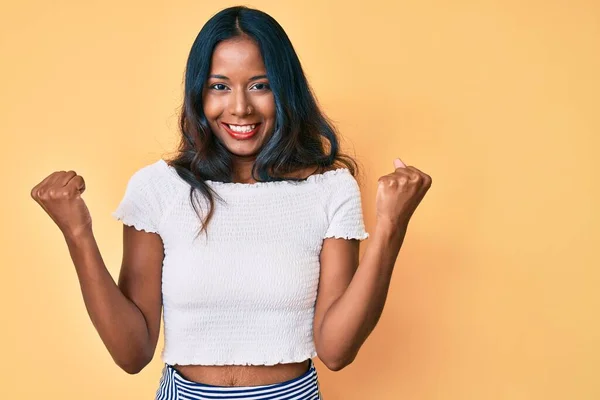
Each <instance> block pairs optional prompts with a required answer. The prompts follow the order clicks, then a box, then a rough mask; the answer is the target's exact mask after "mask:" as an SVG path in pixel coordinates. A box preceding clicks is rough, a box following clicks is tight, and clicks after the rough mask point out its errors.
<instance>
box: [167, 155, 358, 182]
mask: <svg viewBox="0 0 600 400" xmlns="http://www.w3.org/2000/svg"><path fill="white" fill-rule="evenodd" d="M159 163H161V164H162V165H164V166H165V167H166V168H167V169H168V170H169V171H170V172H172V173H173V174H175V175H176V176H177V178H179V179H180V180H181V181H183V182H184V183H186V184H187V182H185V181H184V180H183V179H182V178H181V177H180V176H179V174H177V171H176V170H175V168H174V167H172V166H170V165H169V164H168V163H167V162H166V161H165V160H163V159H162V158H161V159H160V160H159ZM349 173H350V170H349V169H348V168H336V169H332V170H329V171H325V172H322V173H320V174H312V175H310V176H309V177H307V178H306V179H304V180H301V181H293V180H285V181H271V182H255V183H242V182H221V181H213V180H210V179H207V180H205V181H204V182H206V183H207V184H208V185H209V186H212V187H221V188H239V189H255V188H272V187H277V186H290V185H292V186H297V185H302V184H306V183H311V182H320V181H322V180H324V179H327V178H329V177H333V176H335V175H340V174H349Z"/></svg>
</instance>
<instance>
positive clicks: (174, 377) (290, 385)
mask: <svg viewBox="0 0 600 400" xmlns="http://www.w3.org/2000/svg"><path fill="white" fill-rule="evenodd" d="M309 361H310V366H309V369H308V371H306V372H305V373H304V374H302V375H301V376H299V377H297V378H294V379H291V380H289V381H285V382H282V383H275V384H271V385H262V386H213V385H207V384H203V383H198V382H193V381H190V380H187V379H185V378H184V377H183V376H182V375H181V374H180V373H179V372H178V371H177V370H176V369H175V368H173V367H172V366H170V365H169V364H165V366H164V368H163V373H162V377H161V379H160V383H159V388H158V390H157V391H156V400H212V399H218V400H321V399H322V398H321V394H320V392H319V378H318V376H317V370H316V368H315V365H314V363H313V361H312V360H310V359H309Z"/></svg>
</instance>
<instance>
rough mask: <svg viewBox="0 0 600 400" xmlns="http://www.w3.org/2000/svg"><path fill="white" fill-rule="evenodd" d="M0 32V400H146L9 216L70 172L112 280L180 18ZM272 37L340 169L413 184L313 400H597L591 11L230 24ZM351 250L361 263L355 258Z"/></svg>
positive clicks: (325, 7)
mask: <svg viewBox="0 0 600 400" xmlns="http://www.w3.org/2000/svg"><path fill="white" fill-rule="evenodd" d="M5 3H6V4H2V6H1V11H0V54H1V58H2V61H1V63H0V76H1V77H0V107H1V108H0V109H1V113H2V118H1V119H0V132H1V135H2V141H1V144H2V148H3V152H2V153H3V156H2V158H1V160H0V163H1V167H2V182H1V187H2V195H1V199H2V204H1V206H2V207H1V210H0V212H1V213H2V215H1V218H2V225H3V226H2V228H3V229H2V230H1V231H0V232H1V235H2V237H1V243H2V256H3V257H2V258H3V261H2V275H1V277H2V279H1V290H0V296H1V297H0V300H1V301H2V306H3V307H2V328H1V330H0V335H1V336H0V344H1V345H2V352H1V353H2V356H1V358H0V377H1V378H0V380H1V381H2V388H1V392H2V394H1V396H0V397H2V398H6V399H34V398H35V399H37V398H44V399H59V398H60V399H90V400H92V399H125V398H127V399H151V398H153V396H154V392H155V390H156V388H157V384H158V379H159V376H160V371H161V368H162V363H161V361H160V358H159V352H160V350H161V349H162V333H161V338H160V340H159V345H158V348H157V353H156V356H155V358H154V360H153V361H152V363H151V364H150V365H149V366H148V367H147V368H145V369H144V370H143V371H142V372H141V373H140V374H138V375H133V376H132V375H128V374H126V373H125V372H123V371H122V370H120V369H119V368H118V367H117V366H116V365H115V364H114V363H113V361H112V359H111V358H110V355H109V354H108V351H107V350H106V349H105V348H104V346H103V344H102V342H101V340H100V338H99V336H98V335H97V333H96V331H95V329H94V327H93V326H92V324H91V322H90V320H89V317H88V315H87V312H86V309H85V306H84V303H83V299H82V297H81V293H80V288H79V284H78V281H77V277H76V274H75V271H74V267H73V265H72V262H71V259H70V257H69V254H68V251H67V247H66V245H65V243H64V240H63V237H62V235H61V234H60V232H59V231H58V229H57V228H56V226H55V225H54V224H53V222H52V221H51V219H50V218H49V217H48V216H47V215H46V214H45V213H44V211H43V210H42V209H41V208H40V207H39V206H38V205H37V204H36V203H35V202H34V201H33V200H32V199H31V198H30V197H29V192H30V190H31V188H32V187H33V186H34V185H36V184H37V183H38V182H39V181H41V180H42V179H43V178H44V177H46V176H47V175H49V174H50V173H51V172H53V171H56V170H66V169H74V170H75V171H77V172H78V173H79V174H81V175H82V176H83V177H84V178H85V180H86V183H87V191H86V193H85V194H84V198H85V200H86V203H87V204H88V207H89V208H90V211H91V213H92V216H93V219H94V231H95V235H96V238H97V241H98V243H99V247H100V249H101V252H102V255H103V258H104V261H105V263H106V264H107V266H108V268H109V270H110V272H111V273H112V275H113V277H114V278H115V279H116V278H117V277H118V271H119V268H120V261H121V254H122V253H121V250H122V243H121V229H122V228H121V223H120V222H117V221H115V220H113V219H112V217H111V216H110V213H111V212H112V211H113V210H114V209H115V207H116V206H117V204H118V202H119V201H120V199H121V197H122V195H123V193H124V189H125V184H126V182H127V179H128V178H129V177H130V175H131V174H132V173H133V172H134V171H135V170H136V169H138V168H140V167H141V166H143V165H145V164H147V163H151V162H153V161H155V160H157V159H158V158H159V157H161V156H162V155H164V154H166V153H168V152H170V151H171V150H173V146H174V144H175V141H176V137H177V117H176V116H177V114H176V113H177V109H178V107H179V103H180V99H181V92H182V89H183V87H182V79H183V71H184V66H185V61H186V58H187V55H188V52H189V49H190V46H191V44H192V42H193V40H194V39H195V37H196V35H197V33H198V31H199V30H200V28H201V26H202V25H203V24H204V22H205V21H206V20H207V19H208V18H210V16H212V15H213V14H214V13H216V12H217V11H218V10H220V9H222V8H224V7H227V6H230V5H235V3H229V2H219V1H212V2H208V1H205V2H202V1H173V2H166V1H155V0H144V1H124V2H121V1H116V0H106V1H54V2H48V1H31V0H29V1H18V2H17V1H13V2H10V3H8V2H5ZM246 4H247V5H250V6H254V7H257V8H259V9H262V10H264V11H266V12H268V13H270V14H271V15H272V16H273V17H275V18H276V19H277V20H278V21H279V22H280V24H281V25H282V26H283V27H284V28H285V29H286V31H287V33H288V34H289V36H290V38H291V40H292V42H293V44H294V46H295V48H296V50H297V52H298V54H299V55H300V58H301V61H302V63H303V66H304V68H305V70H306V73H307V75H308V78H309V80H310V82H311V83H312V85H313V87H314V89H315V91H316V93H317V96H318V99H319V101H320V102H321V104H322V106H323V107H324V109H325V111H326V112H327V113H328V115H329V116H331V117H332V118H333V120H334V121H336V122H337V126H338V127H339V128H340V131H341V133H342V135H343V138H344V142H343V144H344V149H346V150H347V151H348V152H350V153H351V154H354V155H356V157H357V158H358V160H359V162H360V163H361V165H362V166H363V170H362V172H363V176H362V178H361V184H362V190H363V192H362V193H363V208H364V213H365V222H366V225H367V229H368V230H370V229H372V228H373V227H374V223H375V221H374V215H375V214H374V212H375V193H376V187H377V185H376V183H377V178H378V177H379V176H381V175H384V174H387V173H389V172H391V171H392V170H393V159H394V158H395V157H401V158H402V159H403V160H404V161H405V162H406V163H407V164H409V165H414V166H416V167H417V168H419V169H421V170H423V171H424V172H426V173H428V174H429V175H431V176H432V177H433V186H432V188H431V190H430V192H429V193H428V195H427V196H426V198H425V199H424V200H423V202H422V204H421V206H420V208H419V209H418V210H417V212H416V213H415V215H414V217H413V219H412V222H411V225H410V227H409V232H408V236H407V238H406V241H405V243H404V246H403V249H402V251H401V253H400V256H399V258H398V261H397V264H396V269H395V272H394V275H393V279H392V285H391V288H390V293H389V296H388V300H387V304H386V308H385V310H384V313H383V316H382V318H381V320H380V322H379V325H378V326H377V328H376V329H375V331H374V332H373V334H372V335H371V336H370V337H369V339H368V340H367V342H366V343H365V344H364V346H363V348H362V349H361V351H360V353H359V355H358V357H357V358H356V360H355V361H354V363H353V364H352V365H350V366H349V367H347V368H346V369H344V370H342V371H340V372H331V371H329V370H327V368H326V367H325V366H324V365H323V364H322V363H321V362H320V361H317V363H316V366H317V370H318V373H319V376H320V379H321V383H322V391H323V394H324V398H325V400H358V399H382V400H383V399H385V400H388V399H411V400H412V399H415V400H416V399H440V400H465V399H485V400H488V399H490V400H492V399H493V400H495V399H515V400H524V399H544V400H549V399H557V400H558V399H598V398H600V371H599V369H600V367H599V365H600V321H599V306H600V296H599V295H598V290H599V286H600V272H599V271H598V267H599V266H600V257H599V256H598V247H599V244H600V241H599V239H600V235H599V232H598V226H599V224H600V218H599V212H598V209H597V207H598V205H599V203H600V201H599V200H600V198H599V197H600V196H599V193H600V192H599V190H598V184H599V183H600V182H599V179H598V173H599V172H600V168H599V167H598V164H597V159H596V157H597V156H598V152H599V150H600V148H599V147H600V146H599V144H600V140H599V139H598V137H599V134H600V98H599V94H598V93H599V92H600V78H599V76H600V74H599V72H600V3H597V2H594V1H591V0H590V1H583V0H574V1H573V0H572V1H566V0H563V1H556V0H555V1H528V2H521V1H514V0H513V1H441V0H433V1H412V2H409V1H400V2H397V1H391V0H389V1H386V0H372V1H368V2H365V1H339V0H337V1H320V0H310V1H296V2H293V3H292V2H282V1H279V0H277V1H276V0H270V1H255V2H253V3H246ZM368 245H369V241H368V240H367V241H365V242H363V246H362V247H361V251H364V249H365V248H366V246H368Z"/></svg>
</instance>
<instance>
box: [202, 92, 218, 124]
mask: <svg viewBox="0 0 600 400" xmlns="http://www.w3.org/2000/svg"><path fill="white" fill-rule="evenodd" d="M202 106H203V111H204V115H206V118H207V119H208V120H211V119H216V118H217V117H218V116H219V115H221V113H222V110H223V106H222V104H221V102H220V101H218V99H215V98H214V97H211V96H205V97H204V98H203V99H202Z"/></svg>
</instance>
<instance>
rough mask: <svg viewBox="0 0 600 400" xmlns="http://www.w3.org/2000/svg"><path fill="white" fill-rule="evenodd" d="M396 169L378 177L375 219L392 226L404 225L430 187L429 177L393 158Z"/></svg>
mask: <svg viewBox="0 0 600 400" xmlns="http://www.w3.org/2000/svg"><path fill="white" fill-rule="evenodd" d="M394 167H396V170H395V171H394V172H392V173H391V174H388V175H384V176H382V177H381V178H379V179H378V182H379V184H378V186H377V198H376V201H375V203H376V208H377V219H378V220H381V221H384V222H386V223H391V224H392V225H393V226H397V227H401V226H406V225H407V224H408V221H409V220H410V218H411V216H412V214H413V213H414V212H415V209H416V208H417V206H418V205H419V203H420V202H421V200H422V199H423V197H424V196H425V193H427V191H428V190H429V188H430V187H431V177H430V176H429V175H427V174H425V173H424V172H421V171H419V170H418V169H416V168H415V167H412V166H406V165H404V163H403V162H402V161H401V160H400V159H399V158H397V159H395V160H394Z"/></svg>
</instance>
